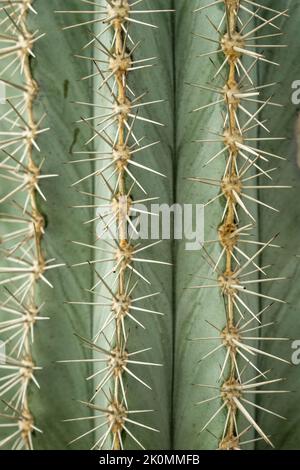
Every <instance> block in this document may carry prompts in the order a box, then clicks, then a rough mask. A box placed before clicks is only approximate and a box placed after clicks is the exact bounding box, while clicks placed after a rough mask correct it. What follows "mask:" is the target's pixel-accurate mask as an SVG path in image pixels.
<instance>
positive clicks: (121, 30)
mask: <svg viewBox="0 0 300 470" xmlns="http://www.w3.org/2000/svg"><path fill="white" fill-rule="evenodd" d="M139 3H140V2H139ZM148 3H149V5H150V4H151V2H143V5H142V4H141V6H139V10H135V8H134V4H132V5H131V3H129V2H128V1H127V0H113V1H111V2H107V3H106V6H105V7H104V8H103V10H102V9H100V11H99V10H97V8H95V9H94V10H92V9H90V13H91V15H92V19H91V20H90V19H89V17H87V19H86V21H84V22H82V23H81V22H79V21H77V22H75V23H74V24H70V25H68V26H66V27H65V28H64V29H65V30H72V29H75V28H80V27H85V28H87V27H90V28H91V27H92V25H93V24H94V23H100V22H101V23H102V24H103V25H104V26H102V27H99V28H98V27H96V28H93V29H94V30H93V31H92V30H91V29H90V30H89V40H88V41H87V42H86V43H85V44H83V45H82V48H81V51H84V52H85V51H86V50H88V49H89V48H90V49H92V50H93V51H94V52H93V54H91V56H90V57H87V56H86V55H85V54H84V53H82V52H81V53H80V54H77V57H78V58H79V59H82V60H85V61H86V60H90V61H91V62H92V63H93V67H94V68H93V72H92V73H91V74H90V75H89V76H86V77H83V80H86V79H88V78H90V77H93V80H94V89H95V102H90V103H82V102H77V104H79V105H84V106H90V107H92V108H94V110H95V112H94V115H93V116H92V118H86V117H84V116H83V115H81V117H80V115H79V116H78V121H77V122H78V123H79V125H80V126H84V127H87V128H88V129H89V130H90V133H91V137H90V138H89V139H88V140H87V141H86V143H85V146H84V147H83V149H81V150H78V151H76V152H74V153H76V158H75V157H74V159H72V160H70V161H69V163H70V164H72V165H86V164H87V163H88V162H91V161H94V162H96V165H95V168H94V170H93V171H92V172H87V173H86V176H85V177H84V178H79V179H78V180H76V181H75V182H74V183H73V185H72V186H73V187H75V188H76V189H78V192H79V193H81V195H82V196H84V198H83V200H84V202H82V203H81V204H80V205H77V206H76V208H77V209H82V208H87V207H93V208H94V209H95V214H94V216H93V217H92V218H91V219H89V220H86V221H85V224H84V226H85V227H86V228H87V229H89V230H91V228H92V227H93V226H94V230H95V235H94V240H95V241H96V243H95V244H94V245H88V247H89V248H92V250H93V251H94V253H93V256H92V257H91V258H90V259H89V260H88V261H86V260H84V261H82V262H80V261H79V262H77V263H76V264H75V265H74V269H80V267H82V266H89V268H90V270H91V271H92V272H93V274H94V282H93V284H92V285H91V286H87V288H88V290H89V294H92V301H91V300H90V299H89V300H85V299H83V300H77V299H68V303H69V304H71V305H74V306H75V305H77V306H78V305H79V306H81V307H80V308H81V309H82V310H83V314H85V313H84V308H85V307H86V306H90V305H92V306H93V309H94V317H95V318H96V319H95V320H93V323H94V326H93V335H92V338H86V337H83V336H82V335H81V334H80V332H78V336H79V339H80V341H81V342H82V343H83V344H84V345H85V346H86V347H87V348H88V349H89V350H90V351H91V358H90V363H91V365H93V373H92V374H90V375H89V377H88V380H92V381H93V384H94V385H93V389H94V392H93V393H92V394H91V395H90V396H86V397H84V400H83V401H82V404H83V405H85V406H86V407H87V409H89V410H92V412H93V416H91V417H90V422H91V423H92V426H91V427H90V428H89V429H87V431H86V432H84V433H82V434H80V435H79V436H75V438H74V440H73V441H72V442H77V441H79V440H81V438H83V437H85V435H86V434H87V433H94V443H93V445H92V447H91V449H92V450H93V449H103V448H108V449H113V450H124V449H125V448H130V447H132V446H133V447H135V448H142V449H143V448H144V443H143V442H142V436H143V430H147V431H149V432H151V433H158V432H159V429H157V426H155V427H154V426H152V425H150V424H149V418H148V415H149V413H151V412H153V411H154V410H153V411H152V410H151V409H149V405H148V406H147V405H146V403H147V402H149V401H150V400H147V399H146V398H145V399H144V400H143V405H144V406H143V407H141V408H140V409H139V408H138V407H137V404H138V402H139V401H140V400H137V399H136V397H137V393H136V392H135V390H136V389H137V387H140V389H141V392H140V393H141V395H142V394H145V395H146V394H147V393H149V390H150V391H151V389H152V387H153V385H155V386H157V384H156V383H154V384H149V383H148V379H147V378H145V377H148V376H149V378H152V377H154V378H155V381H157V380H159V377H160V376H161V375H162V374H157V373H156V372H152V370H153V369H154V370H155V369H156V368H161V367H162V366H163V364H161V363H159V362H157V361H155V360H154V359H153V360H152V357H153V355H151V356H150V355H149V351H150V350H151V349H152V343H151V342H150V344H149V347H145V342H143V346H142V347H139V348H134V347H133V345H134V342H135V343H137V344H141V343H140V342H139V341H136V340H135V341H134V342H133V343H131V335H132V336H133V338H136V337H138V334H139V333H138V332H136V333H135V330H136V328H139V329H140V330H143V329H145V328H146V327H145V324H147V325H148V324H149V323H150V322H153V324H154V325H155V327H156V328H157V325H158V322H157V321H156V318H157V317H158V318H160V317H162V316H163V315H164V312H163V311H161V309H157V310H156V309H154V308H150V307H149V304H147V300H149V299H150V300H151V299H153V298H155V297H156V296H158V295H160V292H154V291H153V289H152V288H149V286H151V281H152V277H153V273H155V269H154V268H152V266H157V267H159V266H161V267H163V269H168V268H167V266H168V265H169V264H170V263H169V262H168V261H167V260H164V259H154V258H153V259H152V257H151V255H150V250H152V248H153V247H155V246H156V245H158V244H159V243H160V241H153V242H150V243H149V242H144V240H142V241H141V242H137V241H135V236H136V234H138V227H139V223H140V220H139V219H140V214H143V211H141V209H139V206H140V205H141V204H148V203H150V202H151V201H153V200H155V199H157V198H156V197H153V196H152V194H151V195H150V194H149V195H148V188H147V190H146V184H147V179H148V178H149V180H150V177H148V175H155V177H156V178H165V175H164V174H163V173H162V172H161V171H159V169H157V168H155V167H154V165H153V167H152V166H151V165H148V163H147V161H146V162H145V161H144V160H143V157H141V159H140V155H141V156H143V153H144V155H146V150H147V151H149V150H150V149H151V150H150V151H152V147H154V146H158V145H160V140H157V139H156V140H152V135H153V131H151V130H150V131H149V130H148V128H150V129H151V126H157V127H159V128H160V127H164V124H163V123H162V122H160V121H159V120H154V119H153V118H152V116H151V114H150V115H149V113H148V107H152V106H154V105H159V104H161V103H162V102H163V101H164V100H162V99H156V98H155V97H150V98H148V92H149V91H150V90H145V89H143V90H140V89H138V90H137V86H136V84H138V83H139V79H138V78H134V79H133V78H131V76H132V75H134V76H135V75H138V74H143V73H145V72H146V71H148V70H149V67H150V68H151V67H152V66H153V61H154V59H155V57H152V56H144V55H143V52H140V50H142V46H143V43H142V42H140V41H136V39H135V36H136V32H138V28H139V27H142V28H143V29H144V28H151V29H156V28H157V26H156V25H155V24H152V21H155V19H154V17H157V15H161V14H165V13H169V12H171V9H170V8H169V9H168V8H157V5H156V9H155V10H154V9H153V8H151V6H152V5H151V6H150V8H147V7H145V6H144V5H146V4H147V6H148ZM160 3H161V4H163V3H164V4H165V2H160ZM57 13H58V14H61V15H63V14H64V15H68V14H70V13H71V11H68V10H64V11H62V10H60V11H57ZM82 13H87V12H83V11H82ZM141 13H142V14H143V15H141ZM160 21H161V23H162V25H164V24H166V25H167V24H168V22H167V21H165V20H164V21H163V20H160ZM66 34H68V32H67V31H66ZM144 34H146V33H144ZM151 88H152V87H151ZM151 91H152V90H151ZM79 118H80V119H79ZM141 124H142V125H141ZM141 132H142V133H143V134H141ZM155 133H156V134H157V135H159V133H158V132H157V131H155ZM144 139H146V140H145V141H144ZM90 144H92V145H93V146H94V150H93V151H92V152H91V151H89V150H87V148H88V147H87V146H88V145H90ZM159 164H160V162H159ZM89 179H93V181H94V191H93V192H92V193H90V194H87V193H85V192H83V191H81V186H80V185H81V183H82V182H83V181H86V180H89ZM100 186H102V188H104V191H105V193H106V194H105V196H104V195H103V189H102V190H100V191H99V187H100ZM162 188H163V186H162ZM86 196H90V202H85V201H86V200H87V198H86ZM146 213H147V214H148V215H151V213H150V212H147V211H146ZM72 241H73V243H74V244H75V245H77V246H87V244H86V243H85V242H82V241H81V240H72ZM148 266H149V268H148ZM152 271H153V272H152ZM168 288H169V286H168ZM163 303H165V301H161V304H163ZM158 305H160V302H159V303H158ZM99 314H100V322H99V321H98V315H99ZM145 317H146V318H145ZM147 317H149V320H147ZM165 325H169V321H168V322H166V323H165ZM158 328H159V327H158ZM132 331H133V332H134V333H133V334H132ZM153 331H154V330H153ZM159 337H160V338H161V336H160V335H159ZM155 343H156V341H155V340H154V344H155ZM155 345H156V344H155ZM158 349H159V348H158ZM155 359H157V358H156V357H155ZM81 361H82V359H81V358H78V359H77V358H74V359H71V358H70V359H67V360H65V362H75V363H76V362H78V363H80V362H81ZM147 369H148V370H150V371H151V372H150V373H149V372H146V370H147ZM165 374H168V372H167V373H165ZM166 377H168V375H166ZM83 380H84V378H83ZM169 381H170V380H169V379H164V382H165V384H166V388H165V390H166V391H165V394H167V393H170V392H169V383H168V382H169ZM132 384H134V385H132ZM143 389H144V391H143ZM131 392H133V393H134V398H135V399H133V398H132V397H131ZM165 394H164V395H165ZM165 400H166V396H164V397H163V400H162V404H164V403H165ZM160 406H161V405H160ZM80 408H82V406H81V407H80V406H79V412H80ZM164 414H165V416H163V417H162V423H163V424H164V426H165V427H166V428H167V431H166V434H165V437H164V440H165V441H166V442H168V440H169V430H168V415H169V409H168V408H167V407H166V408H165V409H164ZM81 419H82V416H78V417H71V418H70V419H69V420H68V421H71V422H76V421H80V420H81ZM87 421H89V419H88V418H87ZM155 421H156V423H157V420H155ZM137 433H138V434H137ZM146 439H147V442H149V447H150V446H153V447H155V446H159V444H158V441H156V440H155V439H151V438H146ZM150 443H151V444H150Z"/></svg>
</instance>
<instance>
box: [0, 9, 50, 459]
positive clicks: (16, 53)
mask: <svg viewBox="0 0 300 470" xmlns="http://www.w3.org/2000/svg"><path fill="white" fill-rule="evenodd" d="M31 14H36V11H35V10H34V8H33V6H32V1H31V0H20V1H13V0H7V1H1V3H0V27H1V35H0V60H1V73H0V81H1V85H2V91H3V94H4V90H5V91H6V97H4V96H2V97H1V98H2V104H1V105H0V106H1V115H0V125H1V132H0V136H1V137H0V153H1V159H0V161H1V163H0V178H1V190H0V191H1V192H0V206H1V208H0V211H1V213H0V220H1V240H0V250H1V266H0V286H1V300H0V312H1V320H0V339H1V341H2V344H1V347H2V350H1V353H2V356H1V361H0V369H1V372H2V375H1V381H0V399H1V400H2V402H3V407H2V408H3V413H1V415H0V416H1V427H2V428H4V429H5V430H6V431H7V436H6V437H5V438H4V439H2V441H1V442H0V446H1V447H4V448H8V447H10V448H12V449H28V450H31V449H33V439H32V434H33V432H34V431H37V432H41V431H40V430H39V429H38V428H37V427H36V425H35V419H34V416H33V414H32V411H31V408H30V400H29V391H30V388H31V386H32V385H34V386H36V387H39V385H38V381H37V379H36V372H37V370H38V369H40V367H38V366H37V365H36V363H35V361H34V358H33V357H32V344H33V340H34V330H35V325H36V324H37V322H39V321H40V320H45V317H43V316H42V315H41V310H42V307H43V304H41V305H38V304H37V301H36V298H37V289H38V285H39V283H40V282H44V283H46V284H47V285H49V286H50V287H52V285H51V284H50V282H49V281H48V280H47V278H46V274H47V272H48V270H50V269H53V268H54V267H57V266H58V265H57V264H54V260H51V259H49V260H47V259H46V258H45V254H44V252H43V249H42V240H43V237H44V230H45V221H44V217H43V215H42V214H41V212H40V210H39V204H38V200H39V198H40V197H41V198H43V199H44V200H45V199H46V198H45V196H44V194H43V192H42V189H41V186H40V185H41V182H42V180H43V179H44V178H50V177H53V176H55V175H44V174H42V166H43V160H42V159H41V158H40V159H39V162H38V163H36V152H40V149H39V147H38V144H37V139H38V136H39V135H40V134H42V133H43V132H45V131H47V130H48V129H46V128H44V127H43V125H42V123H43V120H44V118H45V116H40V117H39V118H36V116H35V111H34V104H35V100H36V98H37V94H38V85H37V83H36V81H35V80H34V78H33V75H32V70H31V61H32V60H34V58H35V56H34V53H33V48H34V45H35V43H36V42H37V41H38V40H39V39H40V38H41V37H42V36H43V34H39V32H38V31H35V32H31V31H29V29H28V16H29V15H31ZM4 101H5V102H4ZM4 352H5V357H3V356H4Z"/></svg>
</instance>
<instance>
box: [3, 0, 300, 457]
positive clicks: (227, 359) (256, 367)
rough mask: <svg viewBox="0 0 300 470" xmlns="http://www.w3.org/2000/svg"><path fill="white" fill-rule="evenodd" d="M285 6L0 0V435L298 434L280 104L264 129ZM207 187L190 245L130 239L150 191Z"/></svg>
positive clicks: (290, 28)
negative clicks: (200, 233) (195, 244)
mask: <svg viewBox="0 0 300 470" xmlns="http://www.w3.org/2000/svg"><path fill="white" fill-rule="evenodd" d="M49 3H50V4H49ZM62 3H63V6H62ZM289 6H290V5H287V7H286V8H288V7H289ZM174 10H176V14H174ZM193 10H195V11H194V12H193ZM298 10H299V6H297V5H295V3H293V4H292V6H291V11H292V18H290V17H289V15H288V11H287V9H285V7H284V8H282V5H281V2H279V1H276V2H274V1H272V2H271V1H270V0H259V2H255V1H252V0H217V1H212V0H211V1H209V0H207V1H201V2H200V1H199V2H198V1H193V2H191V1H190V0H189V1H186V0H156V1H155V2H153V1H152V0H138V1H134V0H131V1H128V0H106V1H105V2H103V5H102V4H101V5H100V4H98V2H93V1H89V0H68V1H65V2H61V1H59V0H53V1H52V2H48V1H47V0H44V1H43V0H39V1H36V2H34V1H33V0H22V1H18V2H14V0H7V1H6V0H3V1H0V25H1V26H0V28H1V31H0V53H1V55H0V58H1V61H2V62H1V64H2V71H1V73H0V80H1V84H2V85H3V86H5V90H6V102H5V103H3V104H1V105H0V106H1V114H0V126H1V139H0V142H1V147H0V150H1V153H2V158H1V160H0V161H1V163H0V177H1V193H0V204H1V209H0V217H1V218H0V223H1V265H0V273H1V277H0V289H1V297H0V309H1V310H0V315H1V318H0V321H1V323H0V339H1V340H2V341H4V344H5V347H6V357H5V360H4V358H3V360H2V356H1V364H0V369H1V376H0V399H1V401H2V402H1V403H2V404H1V408H0V410H1V413H0V446H1V447H2V448H4V449H28V450H29V449H68V448H71V449H92V450H95V449H97V450H103V449H111V450H117V451H121V450H124V449H125V450H131V449H135V450H136V449H172V448H174V449H183V448H187V449H224V450H235V449H240V448H246V449H254V448H265V447H266V445H268V446H271V447H273V446H275V447H276V448H291V447H292V448H296V447H297V446H299V438H298V437H297V436H296V435H295V433H293V432H290V429H291V428H290V426H294V425H295V422H296V420H297V417H296V416H295V415H294V413H293V411H292V406H293V405H295V400H296V399H295V398H293V399H291V400H286V403H285V400H284V398H283V397H282V393H284V392H288V390H289V389H291V388H294V387H295V386H296V385H297V377H296V375H297V372H294V371H296V369H295V368H291V366H290V364H289V361H288V349H287V347H286V345H288V347H290V341H288V339H287V338H286V336H290V335H291V325H290V323H291V322H292V320H289V319H288V320H286V321H285V322H281V323H280V324H279V325H280V326H278V324H276V326H275V322H274V320H275V319H276V320H277V317H278V316H279V314H280V316H281V315H282V312H285V310H286V309H287V307H288V300H289V298H288V295H287V294H288V291H290V290H291V286H290V284H291V282H288V281H287V278H288V276H289V275H290V274H289V273H290V270H291V269H293V268H291V263H290V259H291V256H290V255H291V254H293V253H294V254H298V253H299V249H298V244H297V239H296V237H292V240H288V242H286V243H284V239H283V242H281V238H283V235H282V234H280V237H279V236H278V235H276V233H277V232H283V231H284V230H285V229H282V227H281V226H282V225H283V224H282V221H284V223H285V226H288V225H289V224H290V227H291V228H290V231H289V232H292V231H293V230H294V227H293V225H292V224H293V221H294V220H296V218H297V217H298V208H297V207H295V205H293V204H292V201H293V200H292V197H293V194H294V189H290V188H291V185H293V186H297V184H298V182H297V181H296V176H295V171H294V169H293V168H292V169H291V166H290V162H285V161H284V158H283V155H284V154H288V155H291V157H292V158H294V154H295V148H294V143H293V144H292V145H291V146H290V147H289V146H288V144H287V141H285V140H284V139H283V137H286V135H285V131H286V130H287V132H289V130H290V129H291V127H293V124H292V123H293V119H294V116H293V112H294V111H293V108H292V107H291V105H289V107H288V108H287V109H288V112H285V114H284V115H285V116H286V117H285V122H284V126H281V124H280V123H281V121H282V113H283V111H282V108H280V106H281V105H282V103H281V101H282V100H280V99H279V98H278V102H277V99H276V98H275V96H273V93H274V91H273V88H274V89H275V85H276V84H275V83H274V82H277V81H279V80H277V76H278V79H280V80H281V81H282V82H284V86H286V88H288V87H289V83H288V82H289V80H290V79H289V78H288V73H287V70H289V60H290V61H292V60H293V55H292V54H290V55H288V54H286V51H287V49H286V44H288V45H290V44H289V43H290V42H291V41H283V40H282V37H281V35H282V33H281V29H280V28H281V27H282V30H283V31H287V32H288V36H289V35H290V36H291V38H294V37H295V32H294V31H295V28H296V27H297V26H296V24H297V23H296V19H297V14H299V12H298ZM294 18H295V19H294ZM189 32H192V33H193V35H191V34H187V33H189ZM287 39H289V37H288V38H287ZM293 40H294V39H293ZM206 46H207V49H205V47H206ZM211 46H216V47H215V50H213V49H212V48H211ZM288 50H290V49H288ZM197 55H199V56H200V57H198V59H197V58H196V56H197ZM279 62H281V63H284V67H283V66H282V67H281V68H277V71H276V73H277V76H276V78H275V79H274V78H273V75H274V72H273V71H271V68H273V67H274V66H275V67H277V64H278V63H279ZM295 68H297V67H296V66H295ZM293 69H294V68H293ZM296 78H297V77H295V79H296ZM277 87H278V85H277ZM279 88H280V87H279ZM198 101H199V104H198ZM196 102H197V104H195V103H196ZM284 104H286V103H284ZM278 119H280V121H279V120H278ZM293 132H294V130H293ZM174 156H176V159H175V158H174ZM274 162H275V165H274ZM277 163H279V164H280V165H281V168H280V171H279V172H275V168H274V166H277ZM277 175H278V177H277ZM174 188H175V191H174ZM266 189H268V191H266ZM206 201H208V202H207V203H206V204H205V243H204V245H203V246H200V245H199V249H198V250H197V251H196V252H189V251H186V249H185V241H184V242H181V241H179V242H175V243H174V242H173V241H172V240H164V241H161V240H157V239H156V236H155V235H153V233H151V234H150V235H149V236H148V239H147V240H138V239H137V236H136V235H137V231H138V230H139V228H140V224H141V219H142V216H143V215H148V216H149V217H151V221H152V223H153V220H159V218H158V217H157V216H158V215H159V214H153V209H152V204H154V203H155V204H156V208H157V209H158V210H159V208H160V207H159V204H162V203H167V204H168V205H169V206H170V205H172V204H173V203H175V202H179V203H182V204H185V203H195V204H196V203H202V202H206ZM276 203H278V204H277V205H278V207H279V209H281V210H282V208H288V210H286V209H285V210H284V211H283V213H282V215H278V214H277V215H276V214H275V215H274V219H272V217H271V216H270V218H269V215H267V214H268V213H267V212H266V211H269V212H270V211H271V212H276V211H277V210H278V209H277V205H276ZM141 205H143V206H141ZM144 206H146V209H145V207H144ZM206 207H207V209H206ZM265 214H266V215H265ZM272 216H273V215H272ZM276 217H277V219H276ZM269 220H270V222H269ZM272 220H274V221H275V222H274V223H273V222H272ZM270 223H271V224H272V226H269V225H270ZM273 225H276V227H275V229H274V227H273ZM289 237H290V234H289ZM277 239H278V240H280V241H278V240H277ZM279 244H280V245H281V244H283V245H284V244H286V245H287V246H288V250H289V263H288V267H287V268H286V269H280V266H279V271H280V274H278V272H279V271H278V270H277V271H276V266H275V267H274V269H273V267H271V268H270V266H269V265H273V264H274V259H275V260H276V261H277V260H278V259H279V261H281V262H282V263H283V260H285V259H287V258H286V254H285V251H284V249H281V248H280V246H279ZM173 246H174V247H175V248H173ZM281 253H282V254H281ZM276 264H277V263H276ZM207 266H208V269H209V271H210V272H209V274H207ZM296 269H297V267H296V268H295V270H296ZM269 271H270V273H269ZM207 278H208V279H209V280H207ZM293 290H296V287H293ZM293 295H294V296H295V298H296V292H295V293H294V292H293ZM173 301H174V302H173ZM289 315H290V314H289V313H287V314H286V316H287V317H288V316H289ZM291 318H293V319H296V318H297V312H296V309H295V312H292V314H291ZM45 320H46V321H45ZM293 325H294V323H293ZM294 328H295V327H294ZM199 362H200V364H199ZM272 362H273V363H274V365H272ZM270 363H271V365H270ZM270 368H272V371H270V370H269V369H270ZM285 378H289V379H290V380H289V382H288V384H287V386H285V385H284V386H282V384H281V382H282V380H283V379H285ZM266 417H267V419H266ZM286 418H287V419H286ZM275 419H276V420H280V419H281V420H282V424H280V427H279V424H278V422H277V421H276V422H275V421H274V422H273V420H275ZM289 420H290V421H289ZM277 427H278V429H279V431H278V433H276V432H274V434H275V435H274V436H271V435H270V434H271V432H272V431H273V430H274V429H276V428H277ZM281 430H282V431H281Z"/></svg>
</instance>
